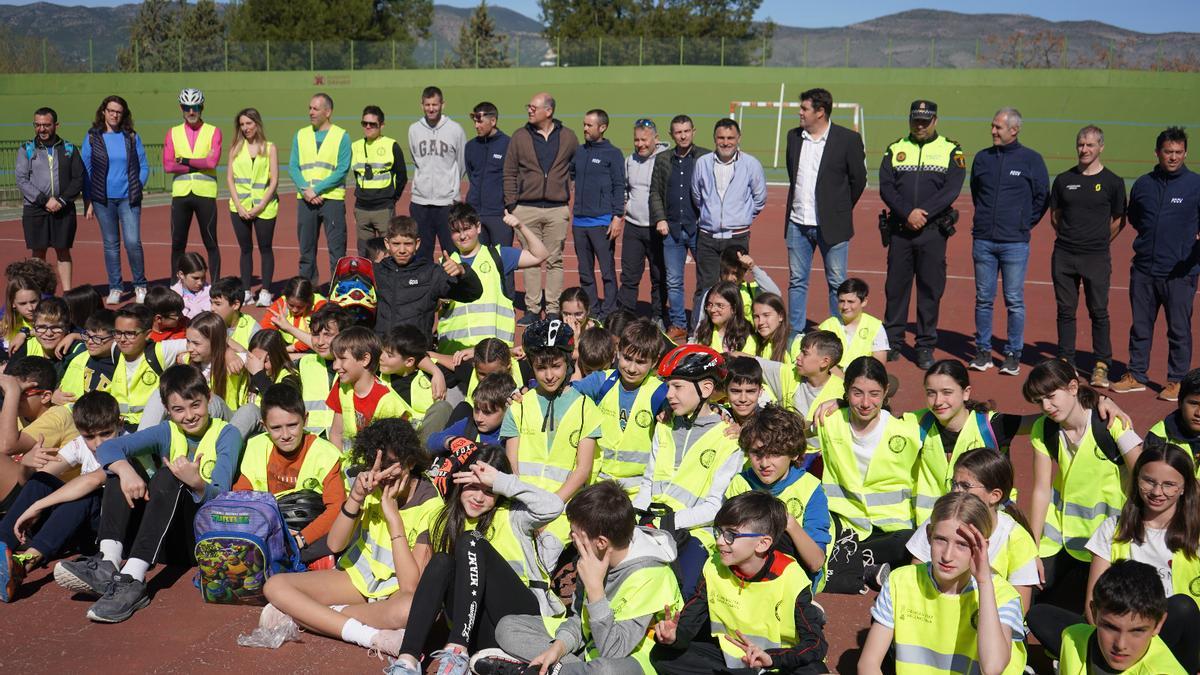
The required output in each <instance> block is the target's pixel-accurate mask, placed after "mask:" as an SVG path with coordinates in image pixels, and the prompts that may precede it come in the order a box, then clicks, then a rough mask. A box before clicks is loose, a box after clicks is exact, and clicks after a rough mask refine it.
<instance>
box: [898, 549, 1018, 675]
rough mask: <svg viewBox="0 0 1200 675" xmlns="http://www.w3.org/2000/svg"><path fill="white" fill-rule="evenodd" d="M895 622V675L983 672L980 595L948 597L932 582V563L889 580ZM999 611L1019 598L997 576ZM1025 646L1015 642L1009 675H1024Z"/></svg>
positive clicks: (975, 591)
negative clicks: (980, 637) (980, 669)
mask: <svg viewBox="0 0 1200 675" xmlns="http://www.w3.org/2000/svg"><path fill="white" fill-rule="evenodd" d="M888 586H889V587H890V588H891V592H892V616H893V617H895V627H894V629H893V630H894V631H895V632H894V634H893V638H892V639H893V641H894V642H895V654H896V675H932V674H933V673H978V672H979V630H978V625H979V589H978V587H977V586H972V587H971V588H970V589H969V590H966V591H964V592H962V593H959V594H957V595H951V594H948V593H943V592H941V590H939V589H938V587H937V585H936V584H934V582H933V579H932V578H931V577H930V576H929V563H921V564H920V565H906V566H904V567H900V568H898V569H896V570H894V571H893V572H892V576H891V577H890V578H889V579H888ZM992 586H993V590H994V592H995V595H996V606H997V607H1002V606H1003V605H1005V604H1006V603H1008V602H1011V601H1012V599H1013V598H1017V597H1020V596H1018V595H1017V591H1016V589H1014V588H1013V587H1012V585H1011V584H1009V583H1008V582H1007V581H1005V580H1004V578H1003V577H1001V576H1000V575H998V574H994V573H993V574H992ZM1025 661H1026V653H1025V642H1024V641H1022V640H1014V641H1013V643H1012V656H1011V657H1010V658H1009V660H1008V666H1007V667H1006V668H1005V669H1004V671H1003V672H1004V675H1017V674H1019V673H1023V672H1025Z"/></svg>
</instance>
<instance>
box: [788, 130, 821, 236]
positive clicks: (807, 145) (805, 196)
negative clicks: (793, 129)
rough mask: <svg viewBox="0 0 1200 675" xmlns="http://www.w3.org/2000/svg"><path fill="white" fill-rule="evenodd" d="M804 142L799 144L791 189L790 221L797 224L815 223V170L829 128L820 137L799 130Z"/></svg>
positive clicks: (819, 161) (818, 165)
mask: <svg viewBox="0 0 1200 675" xmlns="http://www.w3.org/2000/svg"><path fill="white" fill-rule="evenodd" d="M800 136H801V137H802V138H803V139H804V143H802V144H801V145H800V159H799V161H798V162H797V166H796V187H795V189H794V190H793V191H792V217H791V221H792V222H793V223H796V224H799V225H817V224H818V222H817V170H818V169H819V168H820V167H821V158H822V157H824V156H825V141H827V140H828V139H829V129H828V127H827V128H826V129H825V133H824V134H822V135H821V137H820V138H814V137H813V136H811V135H809V133H808V132H807V131H802V132H800Z"/></svg>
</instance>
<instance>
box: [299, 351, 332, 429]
mask: <svg viewBox="0 0 1200 675" xmlns="http://www.w3.org/2000/svg"><path fill="white" fill-rule="evenodd" d="M298 365H299V366H300V395H301V396H302V397H303V398H304V410H305V411H306V412H307V413H308V422H306V423H305V425H304V430H305V431H308V432H310V433H314V434H318V433H326V434H327V433H329V427H331V426H333V411H332V410H330V409H329V405H328V404H327V403H325V401H326V399H328V398H329V392H331V391H333V380H334V374H333V373H332V372H331V371H330V370H329V368H327V367H326V366H325V359H322V358H321V357H320V356H317V355H316V354H305V355H304V356H303V357H301V359H300V362H299V364H298Z"/></svg>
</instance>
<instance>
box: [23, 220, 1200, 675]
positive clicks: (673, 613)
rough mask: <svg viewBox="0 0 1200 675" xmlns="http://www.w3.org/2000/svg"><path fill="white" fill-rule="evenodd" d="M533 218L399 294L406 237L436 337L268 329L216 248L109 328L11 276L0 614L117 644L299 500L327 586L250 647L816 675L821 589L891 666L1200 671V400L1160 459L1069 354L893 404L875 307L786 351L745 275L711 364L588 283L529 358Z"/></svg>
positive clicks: (398, 242)
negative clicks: (31, 602)
mask: <svg viewBox="0 0 1200 675" xmlns="http://www.w3.org/2000/svg"><path fill="white" fill-rule="evenodd" d="M511 225H513V226H514V227H517V228H519V229H520V231H521V232H522V235H523V239H525V240H526V242H525V243H526V247H525V248H524V249H523V250H522V249H512V248H508V247H492V246H484V245H482V244H481V243H480V242H479V240H478V236H479V231H480V224H479V220H478V218H477V217H476V216H475V215H474V213H473V212H471V211H470V209H469V208H467V207H456V209H455V210H454V213H453V218H452V223H451V230H452V231H453V232H454V243H455V245H456V246H457V247H458V251H457V252H456V253H455V254H454V256H453V257H451V256H447V257H446V258H445V259H444V261H443V263H442V265H441V266H437V265H433V268H432V269H430V270H424V271H422V272H421V274H420V275H411V276H408V277H403V276H402V275H404V274H406V273H410V272H412V268H410V267H409V266H410V265H415V264H418V263H415V262H413V257H412V251H413V250H414V249H415V246H417V245H419V243H420V242H419V239H418V235H417V233H416V228H415V224H414V223H413V222H412V221H411V219H409V218H407V217H398V218H396V219H394V220H393V221H392V223H391V225H390V227H389V230H388V233H387V236H386V237H385V238H384V242H383V244H382V251H383V252H382V253H380V254H378V255H377V256H376V258H375V262H377V263H379V264H378V265H377V270H378V271H377V275H379V276H385V275H392V277H391V278H392V279H396V278H407V279H411V280H412V281H410V282H406V283H413V284H414V285H420V284H428V289H429V292H430V293H433V291H434V290H435V289H441V290H442V291H445V295H446V297H444V298H442V300H441V301H440V302H436V301H437V300H438V298H437V297H434V298H432V300H433V301H435V302H433V303H432V307H433V308H434V310H433V311H435V313H436V314H437V318H436V324H435V326H436V328H435V331H436V336H435V335H434V334H432V333H431V332H430V331H429V330H428V329H427V328H425V327H424V326H423V325H415V324H417V323H421V321H423V318H422V317H423V314H422V312H424V311H425V310H424V309H423V308H420V307H405V308H403V309H404V311H407V312H415V314H412V315H413V316H415V317H417V318H418V319H420V320H414V321H399V322H396V321H393V322H392V325H388V326H387V327H386V330H382V331H380V332H377V331H376V330H373V329H372V327H370V326H367V325H359V324H360V318H361V317H360V316H358V315H355V314H352V313H351V312H349V311H347V310H346V308H344V307H342V306H341V305H339V304H338V303H337V302H336V301H332V300H327V299H326V297H324V296H323V295H322V294H320V293H319V292H318V291H317V289H315V288H314V287H313V286H312V284H311V283H309V282H308V281H306V280H302V279H295V280H293V281H291V282H289V283H288V284H287V286H286V288H285V289H284V293H283V294H282V295H281V296H280V298H279V299H278V300H277V301H276V302H275V304H274V305H273V306H272V307H270V308H268V311H267V313H266V314H265V315H264V317H263V319H262V320H261V321H256V320H254V318H253V317H250V316H249V315H247V314H245V313H244V312H243V311H242V310H243V307H244V305H245V303H246V302H247V298H248V297H249V296H248V294H247V289H245V288H244V287H243V286H242V283H241V281H240V279H238V278H236V277H225V278H221V279H218V280H216V281H215V282H213V283H212V284H211V285H210V284H208V283H207V279H206V269H205V265H204V264H203V263H204V260H203V258H202V257H201V256H199V255H195V254H188V255H186V256H184V258H183V264H182V265H181V269H180V270H179V275H178V281H179V283H178V284H177V286H176V287H175V288H174V289H173V290H172V289H162V292H161V293H160V292H159V291H158V290H157V289H152V291H151V293H149V294H147V298H146V303H145V304H144V305H133V306H129V307H124V308H121V309H119V310H117V311H115V312H113V311H110V310H107V309H103V308H102V307H101V305H100V299H99V296H98V294H96V292H95V291H93V290H91V289H82V290H79V291H72V292H71V293H69V294H67V296H68V297H64V298H62V299H59V298H56V297H54V296H53V292H54V273H53V270H52V269H51V268H49V266H47V265H45V263H41V262H39V261H32V260H31V261H21V262H18V263H14V264H12V265H10V266H9V268H8V269H7V270H6V273H7V277H8V292H7V305H6V308H5V316H4V323H3V328H4V339H5V347H6V349H7V351H8V363H7V366H6V368H5V372H4V374H3V375H0V393H2V394H3V404H2V405H0V442H2V443H3V456H0V512H3V514H4V516H3V520H2V521H0V600H3V601H12V600H13V599H15V598H17V597H19V596H20V595H21V594H22V593H24V592H26V591H25V590H24V589H22V587H21V581H22V579H23V578H24V577H25V576H26V575H27V574H28V573H29V572H30V571H32V570H34V569H35V568H37V567H40V566H44V565H50V564H52V563H53V564H54V569H53V575H54V578H55V580H56V581H57V582H58V583H59V584H60V585H62V586H64V587H66V588H68V589H70V590H73V591H76V592H81V593H85V594H90V595H92V596H93V597H95V598H96V601H95V603H94V604H93V605H91V607H90V608H89V610H88V613H87V615H88V617H89V618H90V619H92V620H94V621H99V622H119V621H124V620H125V619H128V618H129V617H130V616H131V615H132V614H133V613H134V612H136V611H137V610H139V609H141V608H143V607H145V606H146V605H147V604H148V603H149V602H150V596H149V594H148V592H147V589H146V575H147V572H148V571H149V569H150V568H151V566H153V565H154V564H155V563H178V564H184V565H187V564H190V563H191V561H192V555H193V547H194V546H195V538H194V533H193V529H192V519H193V517H194V516H195V514H196V513H197V511H198V509H199V508H200V507H201V506H202V505H203V504H205V503H207V502H209V501H211V500H212V499H214V498H215V497H217V496H219V495H221V494H222V493H225V492H228V491H257V492H269V493H272V494H274V495H276V496H277V497H279V498H280V499H283V497H284V496H287V495H292V494H294V493H296V492H298V491H306V492H307V493H309V494H311V495H312V498H313V499H314V500H315V502H314V503H318V504H319V505H320V506H319V507H318V508H316V509H315V512H314V513H312V514H311V517H309V518H307V519H305V520H304V521H303V522H290V521H289V522H288V527H289V528H290V535H291V537H292V538H293V540H294V542H295V544H296V546H297V548H298V549H299V552H300V558H301V560H302V561H303V562H304V563H305V564H306V565H307V568H308V569H307V571H304V572H289V573H279V574H275V575H274V576H272V577H271V578H270V579H269V580H268V581H267V583H266V585H265V588H264V589H263V595H264V596H265V599H266V600H267V601H269V604H267V605H266V606H265V607H264V608H263V610H262V612H261V615H260V618H259V625H258V629H259V630H263V631H268V632H272V631H274V632H277V631H279V630H281V629H290V628H293V627H300V628H303V629H304V630H307V631H309V632H313V633H319V634H322V635H327V636H330V637H333V638H340V639H342V640H344V641H346V642H348V643H351V644H357V645H361V646H362V647H364V648H367V649H371V650H375V651H376V652H377V653H380V654H386V655H388V656H390V657H391V658H392V660H391V663H390V665H389V667H388V672H391V673H419V672H423V670H422V668H423V666H425V665H427V664H428V663H429V662H436V663H437V667H438V671H437V672H438V673H440V674H444V675H453V674H455V673H465V672H468V671H470V672H475V673H522V674H524V673H534V672H536V673H549V672H558V673H583V672H602V673H643V672H660V673H681V674H682V673H712V672H764V671H767V672H784V673H817V672H826V669H825V665H824V660H825V655H826V652H827V649H828V645H827V642H826V640H825V637H824V626H825V624H826V622H827V620H828V617H826V615H825V613H824V610H823V609H822V608H821V607H820V605H819V604H817V602H816V601H815V600H814V597H815V596H816V595H817V594H818V593H821V592H828V593H851V594H857V593H865V592H866V590H867V589H868V588H871V589H874V590H877V591H878V592H879V594H878V597H877V598H876V600H875V604H874V606H873V608H872V611H871V617H872V627H871V630H870V632H869V633H868V635H867V638H866V642H865V644H864V646H863V650H862V654H861V658H860V661H859V666H858V667H859V671H860V672H864V673H874V672H882V668H883V667H884V664H885V662H891V663H893V664H894V668H895V671H896V672H898V673H925V672H982V673H1019V672H1023V670H1024V669H1025V667H1026V656H1027V653H1028V650H1029V647H1028V646H1027V633H1029V632H1032V633H1033V634H1034V635H1036V636H1037V638H1038V641H1039V642H1040V644H1041V645H1042V648H1045V649H1047V650H1048V651H1049V652H1051V654H1052V655H1053V657H1054V659H1055V660H1056V661H1057V663H1058V671H1059V672H1060V673H1072V674H1073V673H1085V672H1086V673H1103V672H1145V673H1176V672H1196V671H1197V669H1198V668H1200V639H1198V638H1200V628H1198V626H1200V623H1198V622H1197V619H1198V618H1200V616H1198V614H1200V610H1198V608H1197V604H1196V603H1197V602H1198V601H1200V581H1198V580H1200V557H1198V553H1197V547H1198V546H1200V491H1198V490H1200V486H1198V485H1197V483H1196V475H1197V471H1196V468H1195V461H1196V457H1197V453H1200V371H1194V372H1193V373H1191V374H1189V375H1188V377H1187V378H1185V380H1184V381H1183V383H1182V386H1181V393H1180V397H1179V407H1178V410H1177V411H1176V412H1174V413H1172V414H1171V415H1169V416H1168V417H1167V418H1165V419H1164V420H1163V421H1162V422H1160V423H1159V424H1158V425H1156V426H1154V427H1153V428H1152V429H1150V431H1149V433H1148V436H1147V439H1146V441H1145V442H1144V443H1143V440H1142V438H1141V437H1140V436H1139V435H1138V434H1137V433H1135V432H1134V431H1132V429H1131V428H1130V427H1131V424H1130V421H1129V419H1128V417H1127V416H1125V414H1124V413H1123V412H1122V411H1121V410H1120V409H1119V408H1118V407H1117V406H1115V405H1114V404H1113V403H1112V402H1111V401H1110V400H1108V399H1107V398H1104V397H1101V396H1099V395H1098V394H1097V393H1096V392H1095V391H1093V390H1092V389H1090V388H1089V387H1087V386H1086V385H1084V384H1081V383H1080V382H1079V380H1078V379H1077V377H1076V373H1075V371H1074V370H1073V369H1072V368H1071V367H1070V366H1068V365H1067V364H1066V363H1064V362H1062V361H1057V360H1051V361H1046V362H1044V363H1042V364H1039V365H1038V366H1037V367H1035V368H1034V369H1033V370H1032V372H1031V373H1030V374H1029V376H1028V378H1027V380H1026V382H1025V385H1024V389H1023V393H1024V396H1025V398H1026V400H1027V401H1029V403H1031V404H1033V405H1035V406H1038V407H1039V408H1040V412H1039V413H1036V414H1027V415H1019V414H1010V413H1002V412H996V411H994V410H991V409H990V408H989V407H988V406H985V405H982V404H980V403H977V402H976V401H975V400H974V399H973V397H972V389H971V385H970V381H969V377H968V371H967V369H966V367H965V366H964V365H963V364H962V363H960V362H958V361H953V360H944V361H938V362H936V363H934V364H933V365H932V366H931V367H930V368H929V369H928V370H927V371H926V373H925V376H924V381H923V386H924V391H925V395H926V400H927V404H928V405H927V407H926V408H924V409H922V410H918V411H914V412H907V413H905V412H902V411H896V410H892V409H891V407H890V405H889V399H890V398H891V396H892V395H893V394H894V393H895V388H896V386H897V382H896V380H895V378H894V377H891V376H889V374H888V372H887V369H886V367H885V360H886V356H887V352H888V351H889V347H888V344H887V339H886V335H885V333H884V332H883V331H882V328H881V326H880V323H879V321H878V320H877V319H874V318H873V317H871V316H870V315H868V314H866V313H865V311H864V309H865V306H866V304H867V295H868V289H867V285H866V284H865V283H864V282H862V281H861V280H858V279H849V280H847V281H846V282H845V283H843V284H842V286H841V287H839V289H838V295H839V309H840V316H839V317H835V318H832V319H830V320H829V321H827V322H825V323H822V324H820V325H819V326H818V327H817V328H816V329H815V330H813V331H811V332H809V333H807V334H805V335H803V336H795V337H793V336H791V335H790V334H789V331H788V329H787V324H786V312H785V309H784V306H783V302H782V300H781V299H780V297H779V295H778V293H777V292H773V291H777V289H770V288H769V285H768V282H769V278H767V277H766V275H763V274H755V277H756V279H757V282H756V283H755V284H750V283H746V282H744V281H743V279H744V277H745V276H746V275H747V274H751V273H753V272H754V270H756V269H757V268H756V267H754V263H753V260H752V259H750V258H749V256H748V255H747V254H746V252H745V251H744V250H741V251H738V250H734V249H733V248H731V249H729V250H730V251H732V253H729V254H728V255H727V256H726V257H725V260H724V265H723V273H722V280H721V281H720V282H719V283H718V284H717V285H716V286H714V287H713V288H711V289H709V290H708V292H707V295H706V298H705V301H704V302H703V303H702V306H703V308H704V313H703V316H702V317H700V320H699V323H698V325H697V328H696V331H695V333H694V335H693V339H692V342H691V343H688V344H682V345H675V344H672V343H671V342H670V341H669V340H668V339H667V338H666V336H665V335H664V334H663V332H662V330H661V327H659V326H656V325H655V324H654V323H653V322H651V321H650V320H648V319H644V318H637V317H636V316H632V315H629V314H628V313H626V312H622V311H620V310H618V311H614V312H613V313H612V314H611V315H609V316H608V317H606V320H605V322H604V324H603V325H601V324H600V323H599V322H598V321H595V320H593V319H592V318H591V317H590V316H589V309H590V308H589V303H588V297H587V295H586V294H584V293H582V292H579V291H578V289H568V290H567V291H566V292H564V294H563V298H562V299H561V309H562V315H561V316H548V317H545V318H544V319H543V318H539V319H538V320H536V321H534V322H533V323H532V324H530V325H529V326H528V327H527V328H525V330H524V331H523V333H521V334H520V337H519V339H518V337H517V336H516V334H515V325H514V323H515V322H514V321H512V319H513V312H512V309H513V303H512V289H511V286H510V284H509V282H508V281H507V279H508V275H509V274H510V273H511V272H512V271H514V270H515V269H518V268H521V267H527V266H531V265H536V264H538V263H540V262H541V259H542V258H544V256H545V248H544V247H543V246H541V244H540V242H537V241H536V237H533V236H532V233H531V232H528V231H527V228H524V227H522V226H521V225H520V223H515V222H514V223H511ZM377 246H378V245H377ZM420 264H426V265H427V264H428V263H420ZM397 275H401V276H397ZM466 279H469V282H467V281H464V280H466ZM457 284H462V285H457ZM478 287H481V288H482V292H471V293H467V292H465V291H464V290H463V289H470V288H478ZM385 288H386V286H385V285H384V284H383V283H381V285H380V287H379V290H380V292H381V293H382V292H384V290H385ZM451 288H456V289H457V290H454V291H446V289H451ZM441 294H442V293H440V292H439V293H436V294H435V295H441ZM160 296H161V297H160ZM468 296H473V297H474V299H471V298H470V297H468ZM385 301H386V299H385V298H383V297H382V296H381V298H380V303H381V304H383V303H384V302H385ZM392 302H395V299H394V298H393V299H392ZM399 309H400V308H394V310H395V311H397V312H398V313H403V312H399ZM393 318H394V317H393ZM1019 435H1027V436H1029V439H1030V442H1031V443H1032V445H1033V447H1034V449H1035V459H1034V475H1033V480H1032V483H1031V485H1030V487H1029V488H1028V489H1029V490H1030V497H1031V503H1032V506H1033V508H1032V510H1031V511H1030V515H1029V516H1028V517H1026V516H1024V515H1022V513H1021V512H1020V511H1019V510H1018V509H1017V507H1016V505H1015V500H1016V492H1015V490H1014V483H1015V476H1014V470H1013V466H1012V463H1011V462H1010V460H1009V458H1008V454H1007V451H1008V447H1009V445H1010V444H1011V443H1012V441H1013V439H1014V438H1016V437H1017V436H1019ZM69 552H74V553H77V554H78V555H76V557H74V558H71V559H67V560H59V561H58V562H57V563H55V561H56V560H58V559H59V558H61V557H62V556H63V555H64V554H67V553H69ZM1156 579H1157V583H1155V580H1156Z"/></svg>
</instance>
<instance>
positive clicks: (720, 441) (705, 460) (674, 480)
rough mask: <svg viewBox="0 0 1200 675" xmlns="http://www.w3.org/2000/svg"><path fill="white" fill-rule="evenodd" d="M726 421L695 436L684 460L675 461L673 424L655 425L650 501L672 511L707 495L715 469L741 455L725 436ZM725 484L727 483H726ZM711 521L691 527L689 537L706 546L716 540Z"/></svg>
mask: <svg viewBox="0 0 1200 675" xmlns="http://www.w3.org/2000/svg"><path fill="white" fill-rule="evenodd" d="M727 427H728V423H727V422H721V423H719V424H717V425H715V426H713V428H711V429H709V430H708V431H706V432H705V433H704V435H702V436H700V438H698V439H696V442H695V443H693V444H692V445H691V447H690V448H688V449H687V452H685V453H684V455H683V459H682V460H681V461H680V462H679V464H678V465H676V464H675V457H676V454H677V453H676V449H675V436H674V435H673V434H672V433H671V432H672V425H670V424H658V425H655V428H654V438H655V439H656V441H657V443H658V448H657V449H656V450H655V451H654V452H655V454H654V475H653V476H651V483H650V495H651V496H650V501H651V503H655V504H661V505H663V506H666V507H668V508H670V509H671V510H672V511H682V510H683V509H690V508H692V507H693V506H696V505H697V504H699V503H700V502H702V501H704V498H705V497H707V496H708V493H709V492H710V491H711V490H712V487H713V478H715V476H716V473H717V469H720V468H721V467H722V466H723V465H724V464H725V462H727V461H729V458H730V457H733V456H734V455H738V456H739V457H741V456H742V449H741V448H740V447H738V441H737V439H736V438H729V437H728V436H726V435H725V429H726V428H727ZM726 487H728V486H726ZM709 525H711V523H700V524H698V525H696V526H695V527H693V528H691V533H692V536H694V537H696V538H697V539H699V540H700V541H701V542H703V543H704V544H706V545H712V544H714V543H715V541H714V540H713V537H712V532H710V531H709V527H708V526H709Z"/></svg>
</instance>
